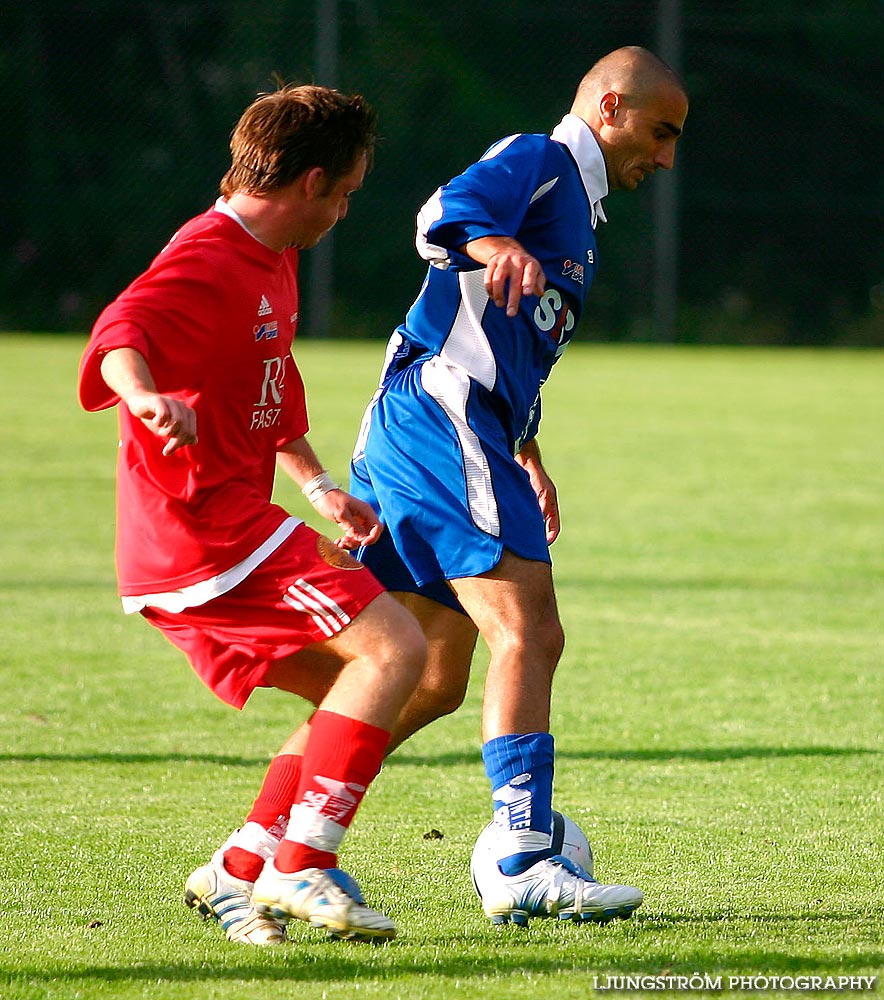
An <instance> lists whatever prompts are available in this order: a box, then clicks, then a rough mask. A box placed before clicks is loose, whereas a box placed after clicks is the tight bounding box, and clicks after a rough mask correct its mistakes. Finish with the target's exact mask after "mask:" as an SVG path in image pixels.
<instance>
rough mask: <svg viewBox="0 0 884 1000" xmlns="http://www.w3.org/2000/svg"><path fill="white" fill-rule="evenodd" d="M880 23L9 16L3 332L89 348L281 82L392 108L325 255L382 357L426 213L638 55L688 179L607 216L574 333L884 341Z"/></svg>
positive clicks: (871, 15) (319, 298)
mask: <svg viewBox="0 0 884 1000" xmlns="http://www.w3.org/2000/svg"><path fill="white" fill-rule="evenodd" d="M881 14H882V6H881V2H880V0H855V2H854V3H851V4H844V3H836V2H834V0H779V2H778V4H776V5H771V4H770V3H769V2H766V0H765V2H762V0H717V2H714V3H713V2H709V0H616V2H615V0H593V2H590V0H559V2H558V3H556V4H555V5H549V4H538V3H537V2H536V0H531V2H529V0H507V2H494V0H490V2H488V3H483V4H477V3H475V0H448V2H447V3H446V4H445V5H444V6H440V5H436V4H430V3H428V2H424V0H410V2H408V0H275V2H273V3H268V4H262V5H255V4H252V3H246V2H245V0H201V2H197V0H190V2H188V0H65V2H62V0H28V2H27V3H24V4H23V3H21V2H20V0H0V26H2V29H3V31H2V33H0V83H2V89H0V94H2V99H0V101H2V103H0V113H2V119H3V135H4V140H5V141H4V143H3V147H2V149H3V154H2V155H3V170H4V178H5V181H6V183H5V185H4V196H3V198H2V201H0V206H2V207H0V213H2V214H0V223H2V224H0V329H13V328H14V329H45V330H81V331H83V330H86V329H88V328H89V326H90V325H91V323H92V321H93V319H94V318H95V316H96V315H97V313H98V311H99V310H100V309H101V307H102V306H103V305H104V304H105V303H106V302H107V301H108V300H109V299H110V298H112V297H113V296H114V295H115V294H116V293H117V292H118V291H119V290H120V289H121V288H122V287H124V286H125V284H127V283H128V281H130V280H131V279H132V278H133V277H134V276H135V275H136V274H137V273H139V272H140V271H141V270H143V268H144V267H145V266H146V265H147V263H148V262H149V260H150V259H151V257H152V256H153V255H154V254H155V253H156V252H157V251H158V250H159V249H160V247H161V246H162V245H163V244H164V242H165V241H166V239H167V238H168V237H169V235H170V234H171V233H172V232H173V231H174V229H175V228H177V226H178V225H179V224H180V223H181V222H183V221H184V220H185V219H187V218H189V217H190V216H191V215H193V214H195V213H197V212H199V211H202V210H203V209H204V208H205V207H206V206H207V205H208V204H210V203H211V201H212V199H213V198H214V197H215V195H216V192H217V184H218V181H219V179H220V177H221V175H222V174H223V172H224V169H225V168H226V164H227V139H228V136H229V133H230V130H231V128H232V126H233V124H234V123H235V121H236V119H237V118H238V116H239V114H240V112H241V111H242V109H243V108H244V107H245V106H246V104H248V103H249V101H251V100H252V99H253V98H254V96H255V94H256V93H258V92H259V91H261V90H267V89H270V88H272V87H273V86H274V83H273V77H274V74H279V75H280V76H281V77H282V78H284V79H286V80H297V81H314V82H318V83H325V84H335V85H338V86H339V87H340V88H341V89H344V90H349V91H356V90H358V91H360V92H362V93H364V94H366V96H367V97H368V98H369V100H370V101H371V102H372V104H374V105H375V107H376V108H377V109H378V112H379V114H380V122H381V134H382V138H381V142H380V144H379V147H378V151H377V158H376V165H375V168H374V170H373V172H372V174H371V175H370V177H369V178H368V181H367V183H366V185H365V188H364V190H363V191H361V192H360V193H359V195H358V196H357V198H356V199H355V200H354V204H353V208H352V211H351V213H350V215H349V217H348V219H347V220H346V222H344V223H343V224H342V225H341V226H339V227H337V228H336V230H335V232H334V238H333V240H329V241H328V242H327V243H326V244H325V245H324V246H322V245H321V246H320V248H319V249H318V250H315V251H312V252H311V253H310V254H306V255H305V264H306V266H305V274H304V283H305V285H306V291H307V295H306V303H305V310H304V318H303V325H302V332H303V333H305V334H307V335H310V334H311V333H312V334H314V335H315V334H325V333H328V334H331V335H353V336H379V337H380V336H386V335H387V334H388V332H389V330H390V328H391V327H392V326H393V325H394V324H395V323H396V322H398V320H399V319H400V318H401V315H402V313H403V311H404V310H405V309H406V308H407V307H408V305H409V304H410V302H411V300H412V298H413V296H414V295H415V293H416V292H417V289H418V287H419V285H420V282H421V280H422V277H423V265H422V264H421V262H420V261H419V260H418V259H417V257H416V255H415V253H414V250H413V242H412V241H413V235H414V216H415V213H416V211H417V209H418V208H419V207H420V205H421V204H422V202H423V201H424V200H425V199H426V198H427V196H428V195H429V194H430V193H431V192H432V191H433V190H434V189H435V187H436V186H438V184H440V183H442V182H444V181H446V180H447V179H448V178H449V177H450V176H452V175H453V174H454V173H457V172H458V171H459V170H461V169H462V168H463V167H465V166H466V165H467V164H469V163H470V162H472V161H473V160H474V159H476V158H477V157H478V156H479V155H481V153H482V152H483V151H484V149H485V148H487V146H488V145H490V144H491V142H493V141H494V140H496V139H497V138H499V137H500V136H502V135H506V134H508V133H511V132H514V131H548V130H549V129H550V128H552V127H553V126H554V125H555V124H556V122H557V121H558V120H559V118H560V117H561V115H562V114H563V113H564V112H565V111H567V110H568V107H569V105H570V101H571V98H572V96H573V92H574V89H575V88H576V85H577V83H578V81H579V79H580V77H581V76H582V75H583V73H584V72H585V70H586V69H587V68H588V67H589V65H590V64H591V63H592V62H593V61H594V60H595V59H596V58H597V57H598V56H600V55H603V54H604V53H605V52H607V51H609V50H610V49H612V48H615V47H617V46H619V45H623V44H629V43H636V44H642V45H646V46H648V47H649V48H652V49H654V50H656V51H658V52H659V53H660V54H661V55H663V56H664V57H666V58H668V59H670V61H672V62H673V63H674V64H676V65H677V66H678V68H680V69H681V71H682V72H683V75H684V76H685V79H686V81H687V84H688V87H689V90H690V93H691V111H690V114H689V116H688V123H687V128H686V133H685V137H684V139H683V141H682V144H681V149H680V151H679V161H680V162H679V168H678V171H677V172H676V173H674V174H673V175H671V176H668V177H664V176H659V175H658V176H657V177H655V178H654V179H653V180H652V181H650V182H649V183H648V184H646V185H644V186H643V187H642V189H641V190H640V191H639V192H638V194H635V195H633V194H629V193H619V192H618V193H615V194H612V195H611V196H610V197H609V199H608V203H607V210H608V216H609V219H610V222H609V223H608V224H607V225H605V226H604V227H603V229H602V231H601V232H600V233H599V244H600V253H601V268H600V274H599V277H598V279H597V285H596V287H595V288H594V289H593V292H592V296H591V300H590V303H589V306H588V309H587V312H586V313H585V314H584V320H583V322H582V326H581V331H580V336H583V337H590V338H594V339H610V340H636V339H643V340H651V339H674V340H680V341H691V340H699V341H719V342H720V341H735V342H772V343H808V344H828V343H862V344H884V256H882V254H884V250H882V248H884V239H882V235H884V230H882V221H884V187H882V185H884V178H882V171H881V167H880V158H879V153H878V152H877V151H878V150H879V149H880V148H881V147H882V146H884V102H882V96H881V94H882V87H881V86H880V84H881V80H880V66H879V60H880V55H879V53H880V51H881V50H882V42H884V38H882V24H884V18H882V17H881ZM876 74H877V75H876ZM311 258H312V259H311ZM676 293H678V294H677V297H676Z"/></svg>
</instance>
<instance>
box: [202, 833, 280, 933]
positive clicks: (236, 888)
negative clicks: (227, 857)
mask: <svg viewBox="0 0 884 1000" xmlns="http://www.w3.org/2000/svg"><path fill="white" fill-rule="evenodd" d="M254 884H255V883H254V882H246V881H244V880H243V879H238V878H234V877H233V875H231V874H230V872H228V871H227V869H226V868H225V867H224V854H223V851H216V852H215V854H214V855H213V856H212V860H211V861H210V862H209V863H208V864H207V865H203V866H202V867H201V868H197V870H196V871H195V872H194V873H193V874H192V875H191V876H190V878H188V880H187V882H186V883H185V884H184V903H185V905H186V906H189V907H191V908H192V909H195V910H196V911H197V913H199V914H201V915H202V916H203V917H204V918H206V919H207V920H208V919H211V920H217V921H218V923H219V924H221V926H222V927H223V928H224V930H225V932H226V933H227V940H228V941H236V942H239V943H241V944H258V945H268V944H283V942H284V941H285V927H284V926H283V924H281V923H280V922H279V921H278V920H274V919H273V918H272V917H267V916H264V915H263V914H261V913H258V912H257V911H256V910H255V908H254V907H253V906H252V888H253V886H254Z"/></svg>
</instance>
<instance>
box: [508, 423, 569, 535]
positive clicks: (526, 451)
mask: <svg viewBox="0 0 884 1000" xmlns="http://www.w3.org/2000/svg"><path fill="white" fill-rule="evenodd" d="M516 461H517V462H518V463H519V465H521V466H522V468H523V469H524V470H525V471H526V472H527V473H528V481H529V482H530V483H531V488H532V489H533V490H534V495H535V496H536V497H537V504H538V506H539V507H540V512H541V513H542V514H543V520H544V523H545V524H546V544H547V545H552V543H553V542H554V541H555V540H556V539H557V538H558V537H559V532H560V531H561V530H562V519H561V515H560V513H559V496H558V493H557V492H556V484H555V483H554V482H553V481H552V479H550V477H549V475H548V474H547V471H546V469H545V468H544V467H543V462H541V460H540V450H539V449H538V447H537V442H536V441H529V442H527V443H526V444H525V445H524V447H523V448H522V450H521V452H519V454H518V455H516Z"/></svg>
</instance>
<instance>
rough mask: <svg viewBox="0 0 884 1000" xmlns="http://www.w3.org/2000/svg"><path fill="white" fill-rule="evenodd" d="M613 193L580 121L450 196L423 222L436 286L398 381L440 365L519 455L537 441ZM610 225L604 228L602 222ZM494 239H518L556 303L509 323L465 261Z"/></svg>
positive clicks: (524, 309) (503, 148) (502, 146)
mask: <svg viewBox="0 0 884 1000" xmlns="http://www.w3.org/2000/svg"><path fill="white" fill-rule="evenodd" d="M606 193H607V180H606V175H605V167H604V160H603V158H602V154H601V150H600V149H599V147H598V143H597V142H596V139H595V137H594V136H593V134H592V132H591V130H590V129H589V127H588V126H587V125H586V124H585V123H584V122H583V121H581V120H580V119H579V118H576V117H575V116H573V115H567V116H566V117H565V119H564V121H563V122H562V124H561V125H560V126H559V127H558V128H557V129H556V130H555V131H554V132H553V135H552V137H550V136H547V135H514V136H510V137H509V138H507V139H503V140H501V141H500V142H498V143H496V144H495V145H494V146H492V147H491V148H490V149H489V150H488V152H487V153H486V154H485V155H484V156H483V157H482V159H481V160H479V161H478V162H477V163H474V164H473V165H472V166H471V167H469V168H468V169H467V170H465V171H464V173H462V174H460V175H459V176H458V177H456V178H454V179H453V180H452V181H451V182H450V183H448V184H446V185H444V186H443V187H441V188H439V189H438V190H437V191H436V193H435V194H434V195H433V197H432V198H430V200H429V201H428V202H427V203H426V204H425V205H424V207H423V208H422V209H421V212H420V214H419V215H418V234H417V241H416V242H417V248H418V251H419V253H420V254H421V256H423V257H424V258H425V259H426V260H428V261H429V262H430V265H431V266H430V267H429V269H428V273H427V277H426V281H425V282H424V285H423V287H422V289H421V292H420V294H419V295H418V298H417V300H416V301H415V303H414V305H413V306H412V307H411V309H410V310H409V312H408V314H407V316H406V317H405V321H404V322H403V323H402V324H401V325H400V326H399V327H398V329H397V331H396V333H395V334H394V340H393V344H392V345H391V346H392V347H393V350H392V351H391V356H392V359H393V360H392V367H391V372H392V371H394V370H396V369H398V368H400V367H401V366H402V365H403V364H408V363H410V362H412V361H413V360H414V359H415V358H416V357H419V356H421V355H426V354H430V355H438V356H439V357H441V358H442V359H443V361H444V362H445V363H446V364H448V365H451V366H453V367H457V368H460V369H461V370H463V371H464V372H465V373H466V374H467V375H468V376H469V377H470V378H471V379H473V380H474V381H475V382H476V383H477V384H478V386H481V388H482V389H483V390H484V391H485V392H486V393H487V394H488V395H489V397H490V398H489V399H488V403H489V405H491V406H493V408H494V410H495V412H496V414H497V415H498V418H499V419H500V420H501V422H502V423H503V425H504V427H505V429H506V433H507V435H508V437H509V439H510V443H511V446H512V450H513V451H514V452H515V451H518V450H519V448H520V447H521V445H522V444H523V443H524V442H525V441H527V440H530V439H531V438H532V437H534V435H535V434H536V432H537V426H538V423H539V420H540V389H541V387H542V386H543V384H544V382H545V381H546V380H547V378H548V376H549V374H550V370H551V369H552V366H553V365H554V364H555V363H556V361H557V360H558V359H559V358H560V357H561V355H562V353H563V352H564V350H565V348H566V347H567V346H568V343H569V341H570V340H571V336H572V334H573V331H574V328H575V326H576V324H577V321H578V320H579V318H580V314H581V312H582V310H583V302H584V299H585V298H586V295H587V293H588V291H589V288H590V286H591V284H592V281H593V278H594V276H595V272H596V267H597V264H598V250H597V247H596V241H595V233H594V226H595V223H596V220H597V218H598V217H599V214H600V207H599V201H600V198H601V196H602V195H604V194H606ZM601 217H602V218H604V216H603V215H602V216H601ZM484 236H509V237H513V238H514V239H516V240H517V241H518V242H519V243H520V244H521V245H522V246H523V247H524V248H525V249H526V250H527V251H528V253H530V254H531V255H532V256H534V257H536V258H537V260H538V261H539V262H540V264H541V266H542V268H543V271H544V274H545V275H546V291H545V292H544V293H543V295H542V296H540V297H539V298H538V297H537V296H526V297H523V298H522V300H521V303H520V306H519V311H518V314H517V315H516V316H514V317H509V316H507V315H506V311H505V309H503V308H501V307H499V306H496V305H495V304H494V303H493V302H492V301H491V300H490V299H489V297H488V294H487V292H486V291H485V288H484V285H483V277H484V268H483V267H482V266H481V265H479V264H477V263H476V262H475V261H474V260H472V259H471V258H469V257H467V256H466V255H464V254H463V253H462V252H460V249H459V248H461V247H463V245H464V244H466V243H468V242H470V241H471V240H476V239H480V238H481V237H484Z"/></svg>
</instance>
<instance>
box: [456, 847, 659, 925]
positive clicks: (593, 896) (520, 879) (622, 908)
mask: <svg viewBox="0 0 884 1000" xmlns="http://www.w3.org/2000/svg"><path fill="white" fill-rule="evenodd" d="M473 877H474V880H475V884H476V890H477V892H478V893H479V896H480V897H481V899H482V909H483V910H484V911H485V915H486V916H488V917H490V918H491V921H492V923H495V924H506V923H509V922H510V921H512V922H513V923H514V924H518V925H520V926H524V925H526V924H527V923H528V920H529V919H530V918H531V917H557V918H558V919H559V920H575V921H594V922H596V923H600V924H604V923H607V922H608V921H609V920H614V919H616V918H619V919H621V920H625V919H626V918H627V917H629V916H631V915H632V912H633V910H635V909H636V908H637V907H639V906H641V904H642V900H643V899H644V894H643V893H642V891H641V889H636V888H634V887H633V886H631V885H604V884H603V883H601V882H596V880H595V879H594V878H593V877H592V876H591V875H590V874H589V873H588V872H587V871H585V870H584V869H583V868H581V867H580V865H578V864H575V863H574V862H573V861H569V860H568V859H567V858H566V857H563V856H562V855H560V854H556V855H553V857H551V858H546V859H545V860H543V861H538V862H537V863H536V864H534V865H532V866H531V867H530V868H529V869H527V871H524V872H522V873H521V874H520V875H504V874H503V873H502V872H501V871H500V869H499V868H498V867H497V865H494V864H492V865H488V866H485V867H484V868H482V869H481V870H479V871H474V873H473Z"/></svg>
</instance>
